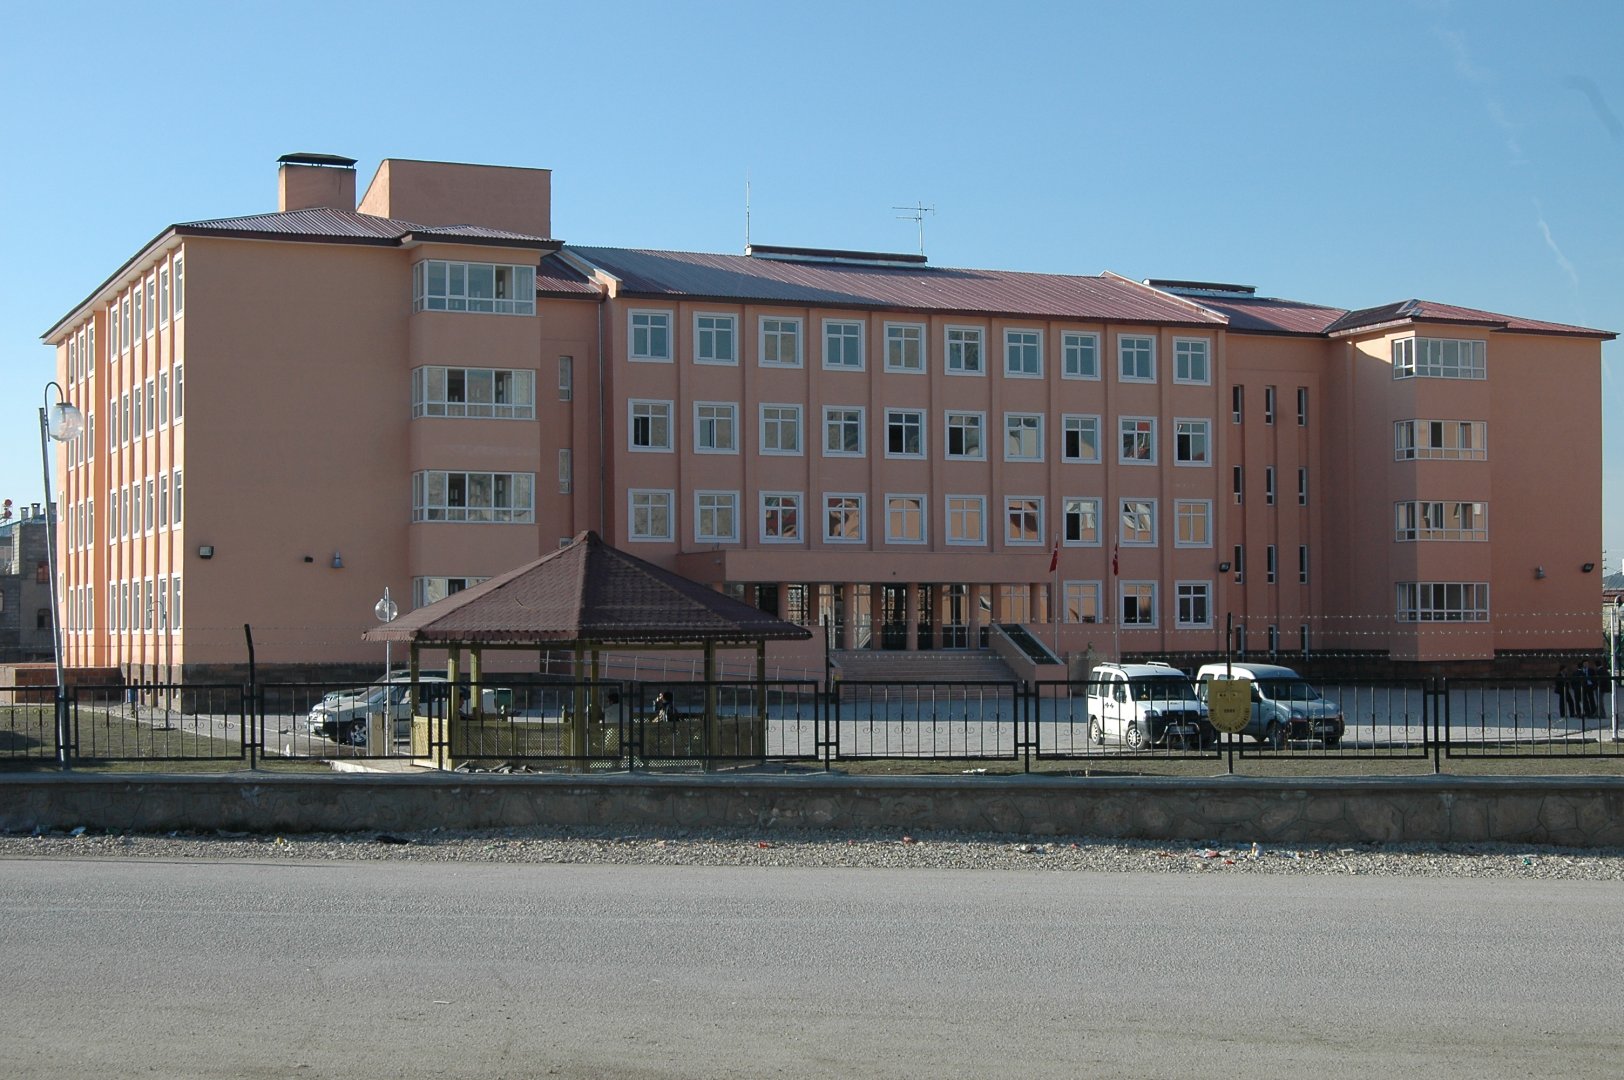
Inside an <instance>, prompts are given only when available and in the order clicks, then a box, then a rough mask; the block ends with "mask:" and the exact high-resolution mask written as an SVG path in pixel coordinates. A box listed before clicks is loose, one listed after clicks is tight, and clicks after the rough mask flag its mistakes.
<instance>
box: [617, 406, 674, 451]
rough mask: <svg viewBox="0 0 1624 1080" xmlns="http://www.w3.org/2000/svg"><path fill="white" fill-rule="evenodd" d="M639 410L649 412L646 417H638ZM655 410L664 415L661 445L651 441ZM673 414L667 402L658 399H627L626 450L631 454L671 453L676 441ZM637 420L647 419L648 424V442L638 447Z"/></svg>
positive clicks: (671, 407)
mask: <svg viewBox="0 0 1624 1080" xmlns="http://www.w3.org/2000/svg"><path fill="white" fill-rule="evenodd" d="M640 409H647V410H649V411H648V413H647V415H646V417H639V415H638V410H640ZM657 410H658V411H663V412H664V414H665V441H664V442H663V443H660V442H655V441H653V438H654V421H655V418H656V416H657V415H658V412H657ZM673 412H674V409H673V406H672V403H671V402H670V401H669V400H661V399H659V398H628V399H627V401H626V449H627V450H628V451H630V452H631V453H633V454H669V453H671V452H672V448H673V447H674V446H675V445H676V439H675V437H674V428H675V426H676V425H675V424H674V423H673V422H672V421H673ZM639 419H647V420H648V422H649V423H648V429H649V439H650V442H649V443H648V444H647V445H645V446H640V445H638V442H637V421H638V420H639Z"/></svg>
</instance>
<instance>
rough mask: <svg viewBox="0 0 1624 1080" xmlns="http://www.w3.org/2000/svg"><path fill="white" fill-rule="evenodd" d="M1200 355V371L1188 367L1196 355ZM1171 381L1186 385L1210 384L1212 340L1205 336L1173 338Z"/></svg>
mask: <svg viewBox="0 0 1624 1080" xmlns="http://www.w3.org/2000/svg"><path fill="white" fill-rule="evenodd" d="M1197 354H1199V356H1200V365H1201V371H1200V372H1199V373H1192V372H1191V371H1190V370H1188V369H1190V368H1191V367H1192V366H1193V364H1192V361H1193V360H1194V359H1195V357H1196V355H1197ZM1173 381H1174V382H1175V383H1182V384H1184V385H1187V386H1211V385H1212V342H1211V341H1209V340H1207V339H1206V338H1187V337H1176V338H1174V339H1173Z"/></svg>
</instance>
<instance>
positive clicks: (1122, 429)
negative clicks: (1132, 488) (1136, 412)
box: [1117, 416, 1157, 468]
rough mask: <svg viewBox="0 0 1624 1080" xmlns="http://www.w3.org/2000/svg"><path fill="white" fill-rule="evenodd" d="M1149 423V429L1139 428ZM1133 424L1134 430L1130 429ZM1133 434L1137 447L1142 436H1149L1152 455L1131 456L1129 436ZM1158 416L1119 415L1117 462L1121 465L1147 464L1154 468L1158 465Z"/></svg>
mask: <svg viewBox="0 0 1624 1080" xmlns="http://www.w3.org/2000/svg"><path fill="white" fill-rule="evenodd" d="M1145 424H1148V425H1149V430H1148V431H1143V430H1139V427H1140V425H1145ZM1129 425H1133V427H1134V430H1132V431H1130V430H1129ZM1130 435H1131V436H1132V437H1133V441H1134V445H1135V446H1136V447H1137V445H1138V443H1139V440H1140V437H1141V436H1146V435H1148V436H1149V446H1150V456H1149V457H1148V458H1141V457H1130V456H1128V454H1127V439H1126V437H1127V436H1130ZM1156 441H1157V440H1156V417H1154V416H1119V417H1117V464H1119V465H1147V466H1150V467H1152V468H1154V467H1155V465H1156V458H1157V453H1156Z"/></svg>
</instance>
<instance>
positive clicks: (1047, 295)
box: [567, 244, 1224, 326]
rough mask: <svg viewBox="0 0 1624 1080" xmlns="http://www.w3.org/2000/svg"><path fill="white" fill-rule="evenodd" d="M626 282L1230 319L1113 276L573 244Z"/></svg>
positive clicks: (909, 306)
mask: <svg viewBox="0 0 1624 1080" xmlns="http://www.w3.org/2000/svg"><path fill="white" fill-rule="evenodd" d="M567 250H568V251H569V252H570V253H571V254H573V255H575V256H578V257H579V258H581V259H583V260H585V261H586V262H588V263H590V264H592V265H593V266H596V267H599V268H601V269H602V270H604V271H606V272H608V273H610V274H612V275H614V276H615V277H616V278H618V279H620V282H621V287H620V292H621V294H622V295H627V294H629V295H633V296H640V297H672V298H679V297H693V298H699V299H706V300H732V301H748V302H755V303H778V304H786V305H802V304H805V305H818V306H823V307H851V308H889V309H901V310H913V311H946V312H955V313H962V314H966V315H983V316H994V315H999V316H1011V317H1015V318H1040V319H1076V320H1088V321H1095V320H1111V321H1114V322H1150V323H1173V324H1177V325H1185V326H1222V325H1224V318H1223V316H1221V315H1218V314H1216V313H1214V312H1211V311H1207V310H1205V309H1204V308H1202V307H1201V306H1199V305H1196V304H1192V303H1186V302H1184V301H1181V300H1179V299H1177V298H1175V297H1171V296H1169V295H1167V294H1166V293H1163V292H1160V291H1158V290H1156V289H1152V288H1149V287H1147V286H1144V285H1141V284H1139V283H1138V282H1135V281H1130V280H1128V279H1126V278H1122V277H1117V276H1116V275H1114V274H1106V275H1101V276H1098V277H1084V276H1075V275H1066V274H1028V273H1019V272H1016V271H1010V270H966V269H952V268H945V267H929V266H864V265H856V264H851V263H835V262H818V261H783V260H778V259H761V258H751V257H750V256H747V255H713V254H707V253H702V252H692V251H647V250H636V249H630V248H600V247H577V246H575V245H573V244H572V245H570V246H569V247H568V249H567Z"/></svg>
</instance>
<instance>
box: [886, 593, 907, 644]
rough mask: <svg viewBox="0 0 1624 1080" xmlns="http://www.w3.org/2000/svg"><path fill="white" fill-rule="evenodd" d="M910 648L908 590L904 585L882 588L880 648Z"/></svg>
mask: <svg viewBox="0 0 1624 1080" xmlns="http://www.w3.org/2000/svg"><path fill="white" fill-rule="evenodd" d="M907 647H908V589H907V587H906V586H903V585H881V586H880V648H882V649H906V648H907Z"/></svg>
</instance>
